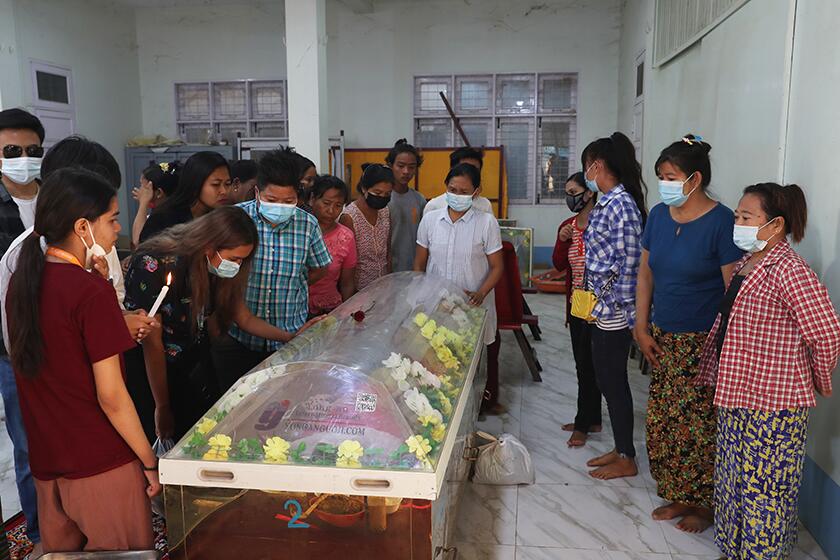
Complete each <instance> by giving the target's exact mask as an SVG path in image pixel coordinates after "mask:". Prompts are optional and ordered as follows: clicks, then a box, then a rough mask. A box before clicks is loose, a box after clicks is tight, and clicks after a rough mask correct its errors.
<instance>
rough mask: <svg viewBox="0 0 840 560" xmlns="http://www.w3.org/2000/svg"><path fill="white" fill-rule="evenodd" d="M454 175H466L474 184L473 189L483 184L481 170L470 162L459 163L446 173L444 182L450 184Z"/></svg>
mask: <svg viewBox="0 0 840 560" xmlns="http://www.w3.org/2000/svg"><path fill="white" fill-rule="evenodd" d="M453 177H466V178H467V179H469V180H470V181H472V184H473V190H475V189H477V188H478V187H480V186H481V172H480V171H479V170H478V168H477V167H476V166H474V165H472V164H470V163H459V164H458V165H456V166H455V167H453V168H452V169H450V170H449V173H447V174H446V180H445V181H444V184H446V185H448V184H449V181H451V180H452V178H453Z"/></svg>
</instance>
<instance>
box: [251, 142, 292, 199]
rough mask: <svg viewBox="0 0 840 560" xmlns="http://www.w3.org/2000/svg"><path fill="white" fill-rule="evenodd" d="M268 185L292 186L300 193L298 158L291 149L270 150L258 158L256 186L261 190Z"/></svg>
mask: <svg viewBox="0 0 840 560" xmlns="http://www.w3.org/2000/svg"><path fill="white" fill-rule="evenodd" d="M268 185H276V186H278V187H293V188H294V189H295V192H297V193H298V195H300V160H299V159H298V154H296V153H295V151H294V150H293V149H291V148H280V149H278V150H272V151H270V152H268V153H267V154H265V155H264V156H263V157H261V158H260V162H259V170H258V171H257V186H258V187H259V190H260V191H263V190H265V188H266V187H267V186H268Z"/></svg>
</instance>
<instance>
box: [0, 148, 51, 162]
mask: <svg viewBox="0 0 840 560" xmlns="http://www.w3.org/2000/svg"><path fill="white" fill-rule="evenodd" d="M23 152H26V155H28V156H29V157H44V147H43V146H39V145H38V144H32V145H31V146H26V147H25V148H24V147H23V146H16V145H14V144H8V145H6V146H3V157H4V158H6V159H14V158H19V157H21V156H22V155H23Z"/></svg>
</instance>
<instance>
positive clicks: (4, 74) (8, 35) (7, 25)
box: [0, 0, 24, 110]
mask: <svg viewBox="0 0 840 560" xmlns="http://www.w3.org/2000/svg"><path fill="white" fill-rule="evenodd" d="M23 106H24V101H23V89H22V87H21V73H20V60H19V56H18V42H17V34H16V31H15V9H14V2H13V1H12V0H0V110H3V109H11V108H12V107H23Z"/></svg>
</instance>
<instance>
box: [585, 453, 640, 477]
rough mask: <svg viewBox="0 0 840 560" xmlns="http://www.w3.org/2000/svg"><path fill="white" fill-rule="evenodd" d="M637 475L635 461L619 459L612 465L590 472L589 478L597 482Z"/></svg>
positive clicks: (624, 458)
mask: <svg viewBox="0 0 840 560" xmlns="http://www.w3.org/2000/svg"><path fill="white" fill-rule="evenodd" d="M637 474H639V468H638V467H637V466H636V460H635V459H630V458H628V457H619V458H618V459H617V460H615V461H613V462H612V463H610V464H608V465H604V466H603V467H600V468H598V469H595V470H594V471H591V472H590V473H589V476H591V477H592V478H597V479H598V480H612V479H614V478H623V477H625V476H636V475H637Z"/></svg>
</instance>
